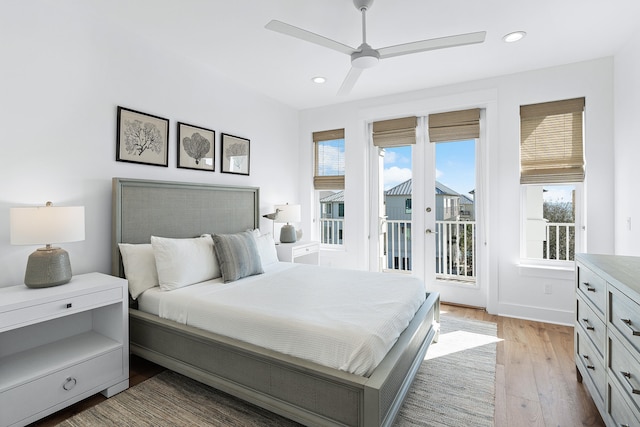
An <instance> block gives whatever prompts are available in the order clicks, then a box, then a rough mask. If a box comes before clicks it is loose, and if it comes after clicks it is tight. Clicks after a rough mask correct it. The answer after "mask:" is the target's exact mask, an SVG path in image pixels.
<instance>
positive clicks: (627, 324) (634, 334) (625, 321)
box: [620, 319, 640, 337]
mask: <svg viewBox="0 0 640 427" xmlns="http://www.w3.org/2000/svg"><path fill="white" fill-rule="evenodd" d="M620 321H621V322H622V323H624V324H625V325H626V326H627V328H629V330H630V331H631V333H632V334H633V336H635V337H637V336H639V335H640V331H638V330H636V329H633V327H632V326H631V319H620Z"/></svg>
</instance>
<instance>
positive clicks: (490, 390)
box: [59, 314, 497, 427]
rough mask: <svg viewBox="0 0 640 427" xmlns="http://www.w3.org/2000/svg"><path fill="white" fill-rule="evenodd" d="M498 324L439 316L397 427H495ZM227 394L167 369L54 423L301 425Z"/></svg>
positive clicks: (64, 426)
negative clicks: (438, 328) (436, 334)
mask: <svg viewBox="0 0 640 427" xmlns="http://www.w3.org/2000/svg"><path fill="white" fill-rule="evenodd" d="M496 341H497V339H496V325H495V324H494V323H489V322H481V321H477V320H469V319H464V318H457V317H453V316H447V315H446V314H443V315H442V318H441V333H440V340H439V342H438V343H435V344H432V345H431V347H430V348H429V351H428V353H427V356H426V358H425V361H424V362H423V364H422V366H421V367H420V370H419V371H418V374H417V375H416V378H415V380H414V382H413V385H412V386H411V389H410V391H409V394H408V396H407V398H406V399H405V402H404V404H403V406H402V408H401V410H400V412H399V414H398V416H397V417H396V421H395V425H396V426H398V427H408V426H447V427H459V426H465V427H471V426H478V427H480V426H493V416H494V414H493V413H494V400H495V399H494V396H495V365H496V344H495V343H496ZM298 425H299V424H297V423H295V422H293V421H291V420H288V419H286V418H283V417H281V416H279V415H276V414H274V413H272V412H269V411H266V410H264V409H261V408H259V407H256V406H254V405H252V404H249V403H246V402H243V401H241V400H239V399H236V398H234V397H233V396H230V395H228V394H226V393H222V392H220V391H217V390H215V389H213V388H211V387H208V386H206V385H204V384H201V383H198V382H196V381H193V380H191V379H189V378H186V377H184V376H182V375H180V374H177V373H175V372H171V371H164V372H162V373H160V374H158V375H156V376H154V377H152V378H150V379H148V380H146V381H144V382H142V383H140V384H138V385H137V386H135V387H132V388H130V389H128V390H126V391H124V392H122V393H120V394H118V395H116V396H114V397H112V398H110V399H108V400H106V401H104V402H102V403H100V404H98V405H96V406H94V407H92V408H89V409H87V410H85V411H83V412H81V413H79V414H77V415H75V416H73V417H72V418H69V419H67V420H65V421H64V422H62V423H61V424H59V426H61V427H81V426H82V427H84V426H153V427H163V426H167V427H168V426H221V427H222V426H225V427H227V426H234V427H240V426H242V427H244V426H282V427H285V426H286V427H289V426H298Z"/></svg>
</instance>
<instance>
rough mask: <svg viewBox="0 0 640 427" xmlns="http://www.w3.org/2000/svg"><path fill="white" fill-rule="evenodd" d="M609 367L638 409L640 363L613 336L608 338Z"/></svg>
mask: <svg viewBox="0 0 640 427" xmlns="http://www.w3.org/2000/svg"><path fill="white" fill-rule="evenodd" d="M636 356H638V355H637V354H636ZM609 367H610V368H611V373H613V375H614V376H615V378H616V380H618V383H619V385H620V388H621V389H622V390H624V391H625V394H626V395H627V396H628V398H629V400H631V401H633V402H634V403H635V405H636V406H638V407H640V362H639V361H638V360H637V359H636V357H634V356H633V355H632V354H631V353H630V352H629V351H628V350H627V348H626V347H625V346H624V345H622V343H621V342H620V341H619V340H618V339H617V338H616V337H615V336H610V337H609Z"/></svg>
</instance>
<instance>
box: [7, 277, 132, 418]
mask: <svg viewBox="0 0 640 427" xmlns="http://www.w3.org/2000/svg"><path fill="white" fill-rule="evenodd" d="M128 387H129V307H128V289H127V281H126V280H124V279H120V278H118V277H113V276H108V275H106V274H101V273H89V274H81V275H77V276H73V278H72V279H71V281H70V282H69V283H67V284H65V285H61V286H55V287H50V288H40V289H30V288H27V287H26V286H24V285H19V286H10V287H6V288H0V426H3V427H4V426H24V425H26V424H29V423H31V422H34V421H36V420H38V419H40V418H42V417H44V416H46V415H49V414H51V413H53V412H56V411H58V410H60V409H62V408H64V407H66V406H69V405H71V404H73V403H75V402H78V401H80V400H82V399H84V398H87V397H89V396H91V395H93V394H96V393H98V392H101V393H102V394H103V395H105V396H106V397H111V396H113V395H114V394H116V393H119V392H121V391H123V390H125V389H127V388H128Z"/></svg>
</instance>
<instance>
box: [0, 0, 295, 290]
mask: <svg viewBox="0 0 640 427" xmlns="http://www.w3.org/2000/svg"><path fill="white" fill-rule="evenodd" d="M0 39H1V40H2V43H0V58H1V61H2V65H1V66H0V99H1V101H0V123H1V126H0V129H2V143H1V144H2V145H1V146H2V153H1V154H0V174H2V175H1V176H2V186H1V187H0V271H2V275H1V276H0V286H8V285H13V284H19V283H22V279H23V276H24V269H25V266H26V260H27V257H28V255H29V254H30V253H31V252H32V251H33V250H35V249H36V246H11V245H10V244H9V208H10V207H16V206H35V205H42V204H44V202H46V201H47V200H51V201H52V202H53V203H54V204H56V205H60V206H63V205H68V206H70V205H84V206H85V215H86V240H85V241H83V242H77V243H67V244H64V245H62V246H63V247H64V248H65V249H66V250H67V251H68V252H69V254H70V257H71V264H72V269H73V271H74V273H85V272H89V271H101V272H105V273H108V272H109V271H110V265H111V264H110V249H109V248H110V239H111V178H112V177H116V176H118V177H128V178H141V179H158V180H172V181H189V182H205V183H216V184H232V185H247V186H260V187H261V195H260V196H261V212H262V213H268V212H272V209H273V205H274V204H279V203H284V202H288V201H292V200H295V199H296V197H297V195H298V194H299V189H298V184H297V182H298V180H297V177H298V176H299V172H298V170H297V166H296V165H297V160H298V156H299V154H298V152H297V134H298V113H297V112H296V111H295V110H293V109H291V108H289V107H286V106H284V105H282V104H280V103H277V102H275V101H273V100H271V99H268V98H266V97H263V96H261V95H257V94H255V93H254V92H251V91H248V90H246V89H244V88H243V87H241V86H239V85H237V84H236V83H233V82H231V81H229V80H227V79H225V78H223V77H221V76H220V75H217V74H216V72H215V70H207V69H203V68H202V67H201V66H199V65H198V64H196V63H194V62H191V61H188V60H186V59H185V58H181V57H179V56H177V55H175V54H170V53H169V52H166V51H165V50H164V49H163V47H162V46H157V45H155V44H153V43H151V42H149V41H147V40H144V39H141V38H140V37H138V36H135V35H133V34H129V33H127V32H125V31H124V30H123V29H121V28H117V27H115V26H114V25H112V24H109V23H107V22H105V21H104V20H102V19H101V18H100V17H99V16H94V13H93V12H92V10H91V2H51V1H44V0H43V1H39V0H30V1H29V2H23V1H19V0H9V1H6V2H3V4H2V13H0ZM118 105H121V106H125V107H128V108H131V109H134V110H138V111H143V112H147V113H150V114H154V115H158V116H161V117H165V118H168V119H170V129H169V131H170V134H169V167H167V168H164V167H157V166H146V165H138V164H128V163H123V162H116V161H115V143H116V137H115V131H116V107H117V106H118ZM177 121H183V122H186V123H190V124H194V125H199V126H203V127H205V128H209V129H214V130H215V131H216V140H217V143H216V172H213V173H212V172H202V171H192V170H186V169H177V168H176V122H177ZM221 132H226V133H230V134H233V135H238V136H241V137H245V138H249V139H250V140H251V165H250V167H251V170H250V176H248V177H247V176H238V175H229V174H221V173H220V162H219V155H220V153H219V138H220V133H221ZM282 165H286V167H282ZM261 227H262V228H263V229H264V230H268V231H271V227H272V224H271V222H270V221H268V220H266V219H262V223H261Z"/></svg>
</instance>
